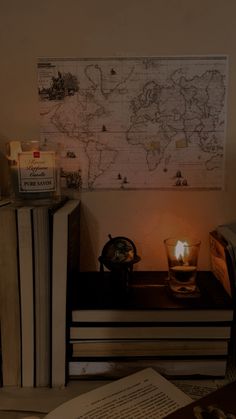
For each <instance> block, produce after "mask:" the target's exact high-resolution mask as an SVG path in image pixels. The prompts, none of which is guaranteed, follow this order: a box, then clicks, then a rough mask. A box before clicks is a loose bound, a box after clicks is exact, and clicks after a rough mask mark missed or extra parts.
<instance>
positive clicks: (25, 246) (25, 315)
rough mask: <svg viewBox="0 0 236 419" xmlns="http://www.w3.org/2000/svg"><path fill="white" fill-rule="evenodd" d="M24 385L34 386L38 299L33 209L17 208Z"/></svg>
mask: <svg viewBox="0 0 236 419" xmlns="http://www.w3.org/2000/svg"><path fill="white" fill-rule="evenodd" d="M17 227H18V247H19V274H20V281H19V285H20V310H21V353H22V354H21V360H22V386H23V387H33V386H34V385H35V368H34V366H35V299H34V261H33V257H34V256H33V254H34V252H33V208H32V207H21V208H18V209H17Z"/></svg>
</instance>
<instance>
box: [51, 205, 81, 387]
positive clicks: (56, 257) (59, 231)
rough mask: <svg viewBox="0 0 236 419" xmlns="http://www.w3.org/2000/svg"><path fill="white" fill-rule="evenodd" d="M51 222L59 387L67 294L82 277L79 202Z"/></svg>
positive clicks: (54, 350)
mask: <svg viewBox="0 0 236 419" xmlns="http://www.w3.org/2000/svg"><path fill="white" fill-rule="evenodd" d="M52 225H53V235H52V308H51V309H52V348H51V350H52V366H51V369H52V370H51V380H52V386H53V387H60V386H64V385H65V383H66V379H67V362H66V359H67V353H66V349H67V345H66V341H67V340H68V333H67V323H68V315H69V314H68V311H69V303H68V304H67V297H68V294H70V288H71V283H73V282H74V281H75V280H77V277H78V276H79V252H80V242H79V240H80V234H79V233H80V201H79V200H76V199H75V200H69V201H67V202H66V203H65V204H64V205H63V206H62V207H61V208H60V209H59V210H58V211H56V212H55V214H54V216H53V224H52ZM68 288H69V289H68Z"/></svg>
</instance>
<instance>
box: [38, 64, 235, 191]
mask: <svg viewBox="0 0 236 419" xmlns="http://www.w3.org/2000/svg"><path fill="white" fill-rule="evenodd" d="M227 73H228V59H227V56H196V57H195V56H185V57H176V56H173V57H149V58H148V57H146V58H145V57H143V58H142V57H138V58H120V57H119V58H93V59H92V58H91V59H90V58H79V59H75V58H73V59H69V58H66V59H63V58H40V59H39V60H38V94H39V103H40V127H41V128H40V132H41V142H42V143H47V144H51V145H57V144H60V153H61V179H62V185H64V187H65V188H68V189H73V190H84V191H86V190H88V191H91V190H99V189H175V190H183V189H184V190H187V189H223V187H224V153H225V137H226V135H225V128H226V104H227V103H226V101H227Z"/></svg>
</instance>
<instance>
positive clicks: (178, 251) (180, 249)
mask: <svg viewBox="0 0 236 419" xmlns="http://www.w3.org/2000/svg"><path fill="white" fill-rule="evenodd" d="M187 246H188V243H187V242H186V241H184V242H182V241H180V240H178V241H177V244H176V246H175V257H176V259H178V260H182V261H184V259H185V258H186V256H188V254H189V250H188V247H187Z"/></svg>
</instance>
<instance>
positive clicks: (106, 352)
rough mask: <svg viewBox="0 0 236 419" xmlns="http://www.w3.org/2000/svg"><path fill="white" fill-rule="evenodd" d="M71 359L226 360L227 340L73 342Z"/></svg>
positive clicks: (98, 340) (102, 340)
mask: <svg viewBox="0 0 236 419" xmlns="http://www.w3.org/2000/svg"><path fill="white" fill-rule="evenodd" d="M71 350H72V357H81V358H82V357H84V358H87V359H88V358H95V357H96V358H100V357H102V358H104V357H105V358H112V357H127V356H133V357H147V356H153V357H155V356H163V357H167V356H174V357H177V356H181V357H186V356H194V355H195V356H216V355H218V356H222V355H224V356H227V354H228V339H198V340H195V339H190V340H188V339H187V338H186V339H131V338H130V339H112V340H108V339H96V340H93V339H90V340H76V341H71Z"/></svg>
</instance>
